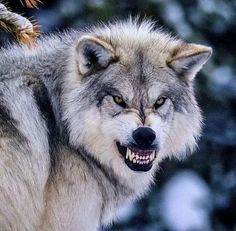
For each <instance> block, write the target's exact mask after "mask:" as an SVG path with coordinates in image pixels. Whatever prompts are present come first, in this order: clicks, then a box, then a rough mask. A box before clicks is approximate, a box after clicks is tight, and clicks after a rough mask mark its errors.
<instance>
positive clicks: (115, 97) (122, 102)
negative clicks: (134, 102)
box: [113, 95, 126, 108]
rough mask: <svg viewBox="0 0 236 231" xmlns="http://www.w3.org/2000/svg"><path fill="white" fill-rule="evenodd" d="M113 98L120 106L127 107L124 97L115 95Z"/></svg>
mask: <svg viewBox="0 0 236 231" xmlns="http://www.w3.org/2000/svg"><path fill="white" fill-rule="evenodd" d="M113 100H114V102H115V103H116V104H118V105H119V106H121V107H123V108H125V107H126V103H125V102H124V100H123V99H122V97H120V96H117V95H115V96H113Z"/></svg>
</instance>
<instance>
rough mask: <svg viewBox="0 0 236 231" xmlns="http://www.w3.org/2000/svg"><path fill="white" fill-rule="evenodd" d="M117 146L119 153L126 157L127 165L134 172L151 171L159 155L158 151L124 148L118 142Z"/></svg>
mask: <svg viewBox="0 0 236 231" xmlns="http://www.w3.org/2000/svg"><path fill="white" fill-rule="evenodd" d="M116 145H117V148H118V150H119V153H120V154H121V155H122V156H123V157H124V159H125V163H126V164H127V165H128V167H129V168H130V169H132V170H133V171H142V172H147V171H149V170H150V169H151V168H152V165H153V161H154V160H155V158H156V157H157V153H158V150H153V149H152V150H151V149H150V150H143V149H137V148H133V147H126V146H122V145H121V144H120V143H119V142H117V143H116Z"/></svg>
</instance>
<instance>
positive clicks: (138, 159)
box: [125, 148, 156, 164]
mask: <svg viewBox="0 0 236 231" xmlns="http://www.w3.org/2000/svg"><path fill="white" fill-rule="evenodd" d="M125 158H126V159H129V160H130V161H131V162H133V163H138V164H148V163H149V162H151V161H153V160H154V159H155V158H156V152H155V151H153V152H152V154H151V155H146V156H142V155H138V154H135V153H134V152H132V150H130V149H129V148H127V151H126V156H125Z"/></svg>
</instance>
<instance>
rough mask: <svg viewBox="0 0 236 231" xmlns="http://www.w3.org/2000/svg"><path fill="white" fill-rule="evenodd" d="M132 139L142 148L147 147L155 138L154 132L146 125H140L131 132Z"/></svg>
mask: <svg viewBox="0 0 236 231" xmlns="http://www.w3.org/2000/svg"><path fill="white" fill-rule="evenodd" d="M133 139H134V140H135V142H136V143H137V145H139V146H140V147H142V148H149V147H150V145H151V144H152V143H153V141H154V140H155V139H156V133H155V132H154V131H153V130H152V129H151V128H148V127H140V128H138V129H136V130H135V131H134V132H133Z"/></svg>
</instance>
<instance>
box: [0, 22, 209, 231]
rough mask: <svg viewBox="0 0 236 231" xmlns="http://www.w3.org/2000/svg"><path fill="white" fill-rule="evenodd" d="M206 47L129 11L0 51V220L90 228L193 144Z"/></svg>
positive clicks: (5, 225)
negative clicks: (199, 75) (197, 88)
mask: <svg viewBox="0 0 236 231" xmlns="http://www.w3.org/2000/svg"><path fill="white" fill-rule="evenodd" d="M211 53H212V50H211V48H210V47H206V46H202V45H197V44H191V43H186V42H184V41H182V40H180V39H177V38H173V37H171V36H170V35H168V34H167V33H165V32H162V31H161V30H160V29H158V28H157V29H155V25H154V22H152V21H148V20H143V21H139V20H135V19H129V20H127V21H118V22H114V23H108V24H104V25H99V26H94V27H91V28H89V29H85V30H82V31H70V32H66V33H61V34H58V35H51V36H48V37H44V38H41V39H40V41H39V42H38V45H37V46H36V47H34V48H32V49H28V48H27V47H25V46H19V45H13V46H11V47H8V48H5V49H2V50H1V52H0V54H1V55H0V66H1V70H0V74H1V81H0V134H1V137H0V155H1V158H0V175H1V177H0V188H1V190H0V201H1V202H0V203H1V205H0V227H1V228H0V229H1V230H11V231H12V230H20V231H21V230H24V231H25V230H30V231H32V230H57V231H64V230H70V231H74V230H79V231H95V230H98V229H99V227H101V226H107V225H109V224H111V222H112V221H113V220H114V219H115V218H116V215H115V214H116V211H117V209H118V208H119V207H120V206H122V204H124V203H128V202H132V201H134V200H135V199H137V198H140V197H142V196H143V195H144V194H145V193H146V192H147V191H148V189H149V188H150V184H151V183H152V182H153V175H154V173H155V171H156V170H157V169H158V165H159V163H160V162H161V161H162V160H163V159H165V158H167V157H176V158H180V157H183V156H184V155H185V154H186V153H190V152H191V151H193V150H194V148H195V146H196V141H197V139H198V137H199V135H200V133H201V121H202V116H201V112H200V109H199V107H198V105H197V102H196V99H195V96H194V77H195V75H196V73H197V72H198V71H199V70H200V69H201V67H202V65H203V64H204V63H205V62H206V61H207V60H208V58H209V57H210V55H211Z"/></svg>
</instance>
